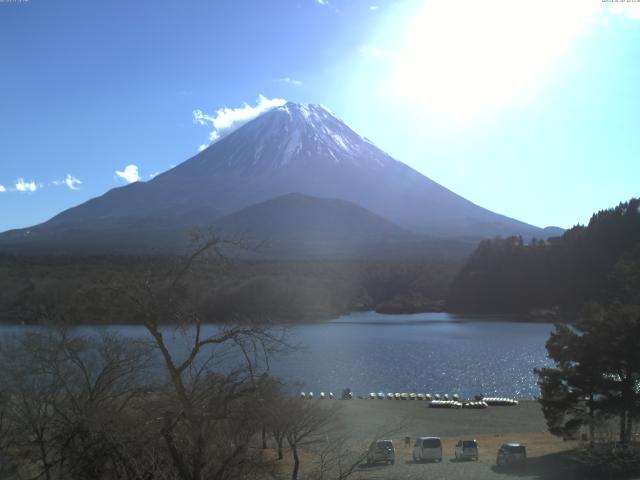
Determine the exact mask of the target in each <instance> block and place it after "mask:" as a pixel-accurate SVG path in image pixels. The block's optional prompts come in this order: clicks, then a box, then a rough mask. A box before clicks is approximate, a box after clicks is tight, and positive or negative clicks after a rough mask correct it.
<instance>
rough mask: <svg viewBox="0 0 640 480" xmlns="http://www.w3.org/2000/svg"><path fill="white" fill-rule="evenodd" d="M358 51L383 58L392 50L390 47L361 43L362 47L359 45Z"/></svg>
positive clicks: (388, 55) (389, 54)
mask: <svg viewBox="0 0 640 480" xmlns="http://www.w3.org/2000/svg"><path fill="white" fill-rule="evenodd" d="M360 52H362V53H364V54H365V55H372V56H374V57H383V58H386V57H390V56H392V55H393V50H391V49H390V48H378V47H373V46H371V45H363V46H362V47H360Z"/></svg>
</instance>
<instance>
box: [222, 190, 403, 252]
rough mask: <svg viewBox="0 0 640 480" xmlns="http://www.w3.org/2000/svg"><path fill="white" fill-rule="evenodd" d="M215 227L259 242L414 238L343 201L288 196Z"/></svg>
mask: <svg viewBox="0 0 640 480" xmlns="http://www.w3.org/2000/svg"><path fill="white" fill-rule="evenodd" d="M215 226H216V227H218V228H219V229H220V230H221V231H222V232H227V233H229V234H232V235H233V234H240V235H247V236H251V237H253V238H258V239H262V240H286V241H298V242H320V241H324V242H326V241H338V242H362V241H376V240H379V239H381V238H382V239H407V238H413V237H415V235H413V234H411V233H409V232H407V231H406V230H403V229H401V228H400V227H398V226H396V225H394V224H393V223H391V222H389V221H388V220H385V219H384V218H382V217H379V216H378V215H375V214H373V213H371V212H370V211H368V210H366V209H364V208H362V207H359V206H358V205H355V204H354V203H351V202H347V201H345V200H338V199H329V198H317V197H311V196H309V195H304V194H301V193H290V194H287V195H283V196H280V197H276V198H273V199H269V200H267V201H265V202H262V203H259V204H256V205H252V206H250V207H247V208H244V209H242V210H240V211H238V212H235V213H232V214H231V215H228V216H226V217H224V218H222V219H220V220H219V221H217V222H215Z"/></svg>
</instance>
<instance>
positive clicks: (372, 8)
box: [369, 5, 378, 11]
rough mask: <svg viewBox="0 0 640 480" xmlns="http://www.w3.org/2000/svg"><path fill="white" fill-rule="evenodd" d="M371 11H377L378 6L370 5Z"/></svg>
mask: <svg viewBox="0 0 640 480" xmlns="http://www.w3.org/2000/svg"><path fill="white" fill-rule="evenodd" d="M369 10H371V11H376V10H378V6H377V5H369Z"/></svg>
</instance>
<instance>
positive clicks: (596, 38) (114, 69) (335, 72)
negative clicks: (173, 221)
mask: <svg viewBox="0 0 640 480" xmlns="http://www.w3.org/2000/svg"><path fill="white" fill-rule="evenodd" d="M639 88H640V3H624V4H621V3H603V2H601V0H553V1H551V0H539V1H536V2H532V1H530V0H527V1H519V0H487V1H486V2H477V1H470V0H460V1H456V2H443V1H442V0H440V1H425V0H415V1H413V0H407V1H391V0H367V1H358V0H292V1H285V0H273V1H264V0H253V1H243V0H228V1H226V0H220V1H211V0H189V1H180V2H178V1H175V0H174V1H165V0H153V1H150V0H149V1H143V0H140V1H130V0H110V1H108V2H87V1H86V0H78V1H75V0H66V1H55V0H28V1H27V0H15V1H12V2H0V231H2V230H5V229H9V228H16V227H25V226H29V225H33V224H36V223H39V222H42V221H44V220H46V219H48V218H50V217H51V216H53V215H55V214H56V213H58V212H59V211H61V210H63V209H66V208H69V207H71V206H74V205H77V204H78V203H81V202H83V201H86V200H87V199H89V198H92V197H95V196H98V195H101V194H103V193H104V192H106V191H108V190H109V189H111V188H114V187H117V186H120V185H124V184H126V182H127V181H131V180H135V179H136V178H138V177H139V178H140V179H141V180H142V181H146V180H148V179H149V178H150V176H151V175H153V174H155V173H157V172H161V171H164V170H166V169H168V168H170V167H171V166H172V165H176V164H178V163H180V162H182V161H184V160H186V159H187V158H189V157H190V156H192V155H193V154H195V153H197V151H198V148H199V147H200V145H203V144H206V143H207V142H208V141H209V138H210V136H211V132H212V129H213V121H214V120H216V121H217V125H218V126H220V125H223V124H224V122H225V121H227V122H228V123H229V124H230V126H231V127H233V126H234V125H236V124H237V123H235V122H234V120H237V119H242V118H243V114H247V113H249V114H250V113H253V111H252V109H253V108H254V107H256V105H258V104H259V101H258V99H259V98H261V97H259V96H260V95H262V96H263V100H262V102H263V105H268V104H269V101H277V99H287V100H291V101H295V102H301V103H322V104H323V105H325V106H327V107H328V108H330V109H331V110H332V111H334V112H335V113H336V114H337V115H338V116H339V117H341V118H342V119H343V120H345V121H346V122H347V123H348V124H349V125H350V126H351V127H352V128H354V129H355V130H356V131H358V132H359V133H361V134H362V135H364V136H366V137H368V138H369V139H371V140H372V141H373V142H374V143H376V144H377V145H378V146H380V147H381V148H383V149H384V150H386V151H387V152H389V153H390V154H391V155H393V156H394V157H396V158H397V159H399V160H402V161H404V162H405V163H408V164H409V165H411V166H412V167H414V168H416V169H417V170H419V171H420V172H422V173H423V174H425V175H427V176H428V177H430V178H432V179H434V180H435V181H437V182H439V183H441V184H443V185H444V186H446V187H448V188H449V189H451V190H453V191H455V192H457V193H459V194H460V195H462V196H464V197H466V198H468V199H470V200H472V201H474V202H475V203H478V204H479V205H482V206H484V207H487V208H489V209H491V210H494V211H497V212H500V213H503V214H506V215H509V216H512V217H515V218H518V219H520V220H523V221H526V222H529V223H532V224H535V225H539V226H546V225H559V226H563V227H569V226H571V225H574V224H576V223H584V222H586V221H588V219H589V216H590V215H591V213H593V212H594V211H596V210H599V209H602V208H606V207H609V206H613V205H615V204H617V203H618V202H620V201H623V200H626V199H628V198H630V197H631V196H637V195H639V194H640V192H639V188H638V187H639V186H640V134H638V132H640V95H639ZM274 99H275V100H274ZM245 103H246V104H248V107H246V106H244V105H245ZM224 108H227V109H228V110H226V111H224V112H222V113H218V111H219V110H220V109H224ZM237 109H240V110H237ZM198 111H200V112H201V114H200V116H199V117H197V116H194V112H198ZM245 116H246V115H245ZM196 117H197V118H196ZM198 118H199V119H200V120H201V121H200V122H198V121H197V119H198ZM221 128H224V126H222V127H221ZM117 172H120V174H118V173H117Z"/></svg>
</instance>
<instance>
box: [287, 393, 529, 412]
mask: <svg viewBox="0 0 640 480" xmlns="http://www.w3.org/2000/svg"><path fill="white" fill-rule="evenodd" d="M300 398H302V399H313V398H315V395H314V393H313V392H300ZM318 398H320V399H334V398H335V395H334V394H333V392H329V393H325V392H320V394H319V395H318ZM352 398H353V393H351V392H348V393H347V394H343V399H344V400H350V399H352ZM358 398H363V397H358ZM369 399H370V400H376V399H377V400H384V399H387V400H420V401H426V402H429V407H431V408H478V409H481V408H487V407H488V406H512V405H517V404H518V401H517V400H514V399H512V398H505V397H482V398H478V397H476V400H475V401H461V400H460V395H458V394H457V393H454V394H453V395H451V397H449V394H447V393H445V394H444V395H442V396H441V395H440V394H438V393H436V394H434V395H433V396H432V395H431V394H430V393H399V392H396V393H391V392H389V393H386V394H385V393H384V392H378V393H375V392H371V393H370V394H369Z"/></svg>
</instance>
